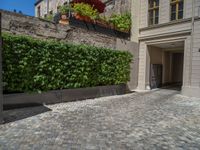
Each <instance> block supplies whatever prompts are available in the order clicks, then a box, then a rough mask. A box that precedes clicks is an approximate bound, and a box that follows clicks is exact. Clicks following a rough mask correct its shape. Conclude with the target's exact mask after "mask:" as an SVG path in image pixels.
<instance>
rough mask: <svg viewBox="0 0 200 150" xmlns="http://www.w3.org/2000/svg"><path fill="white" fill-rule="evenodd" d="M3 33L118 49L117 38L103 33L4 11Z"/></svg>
mask: <svg viewBox="0 0 200 150" xmlns="http://www.w3.org/2000/svg"><path fill="white" fill-rule="evenodd" d="M0 12H1V13H2V31H3V32H10V33H13V34H25V35H30V36H32V37H36V38H41V39H57V40H62V41H67V42H73V43H84V44H89V45H95V46H100V47H108V48H113V49H115V48H116V37H112V36H107V35H104V34H101V33H97V32H93V31H89V30H85V29H81V28H77V27H70V26H66V25H61V24H55V23H53V22H49V21H46V20H43V19H39V18H36V17H30V16H24V15H21V14H17V13H13V12H9V11H2V10H0Z"/></svg>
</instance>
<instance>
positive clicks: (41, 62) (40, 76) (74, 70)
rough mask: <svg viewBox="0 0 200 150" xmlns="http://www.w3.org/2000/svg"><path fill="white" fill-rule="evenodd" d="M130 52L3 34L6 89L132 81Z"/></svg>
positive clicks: (40, 88) (55, 87)
mask: <svg viewBox="0 0 200 150" xmlns="http://www.w3.org/2000/svg"><path fill="white" fill-rule="evenodd" d="M131 60H132V55H131V54H130V53H129V52H122V51H116V50H111V49H106V48H97V47H92V46H86V45H73V44H68V43H64V42H58V41H44V40H38V39H34V38H31V37H27V36H16V35H15V36H14V35H10V34H5V33H4V34H3V71H4V72H3V81H4V90H5V91H9V92H12V91H19V92H41V91H48V90H56V89H68V88H82V87H92V86H101V85H116V84H120V83H126V82H127V81H129V74H130V62H131Z"/></svg>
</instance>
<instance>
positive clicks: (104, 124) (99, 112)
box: [0, 89, 200, 150]
mask: <svg viewBox="0 0 200 150" xmlns="http://www.w3.org/2000/svg"><path fill="white" fill-rule="evenodd" d="M43 108H45V109H44V110H45V111H43ZM37 111H38V112H39V113H38V114H37ZM29 113H31V115H32V116H31V117H27V118H25V116H26V115H28V114H29ZM36 114H37V115H36ZM5 116H6V118H7V121H9V119H10V121H11V120H12V119H16V116H18V117H19V116H20V117H22V118H23V117H24V119H22V118H21V119H20V120H18V121H14V122H10V123H7V124H4V125H1V126H0V145H1V146H0V149H2V150H12V149H16V150H18V149H19V150H29V149H35V150H43V149H44V150H60V149H61V150H62V149H64V150H68V149H69V150H76V149H77V150H79V149H81V150H85V149H87V150H96V149H97V150H104V149H105V150H118V149H119V150H129V149H130V150H131V149H136V150H140V149H150V150H152V149H170V150H171V149H187V150H188V149H191V150H195V149H200V99H197V98H187V97H184V96H181V95H179V92H177V91H174V90H164V89H163V90H157V91H152V92H150V93H132V94H127V95H123V96H112V97H106V98H99V99H94V100H86V101H80V102H71V103H64V104H56V105H49V106H45V107H42V106H40V107H32V108H24V109H16V110H9V111H6V112H5Z"/></svg>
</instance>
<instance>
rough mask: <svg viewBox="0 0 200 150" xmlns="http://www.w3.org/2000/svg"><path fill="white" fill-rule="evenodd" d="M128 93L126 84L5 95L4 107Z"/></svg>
mask: <svg viewBox="0 0 200 150" xmlns="http://www.w3.org/2000/svg"><path fill="white" fill-rule="evenodd" d="M127 92H128V89H127V86H126V85H125V84H120V85H111V86H98V87H88V88H79V89H66V90H53V91H49V92H45V93H42V94H25V93H19V94H7V95H4V96H3V98H4V105H22V104H55V103H62V102H71V101H77V100H85V99H91V98H97V97H103V96H111V95H122V94H126V93H127Z"/></svg>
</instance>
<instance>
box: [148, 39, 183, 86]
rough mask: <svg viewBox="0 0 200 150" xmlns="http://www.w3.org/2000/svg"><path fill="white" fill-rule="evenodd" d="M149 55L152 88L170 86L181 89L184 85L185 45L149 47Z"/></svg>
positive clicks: (181, 43)
mask: <svg viewBox="0 0 200 150" xmlns="http://www.w3.org/2000/svg"><path fill="white" fill-rule="evenodd" d="M148 53H149V57H150V69H149V85H150V88H151V89H155V88H161V87H170V86H171V87H175V86H176V87H179V88H180V87H181V86H182V83H183V64H184V43H183V42H180V43H176V44H174V43H167V44H158V45H153V46H149V47H148ZM179 88H177V89H179Z"/></svg>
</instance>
